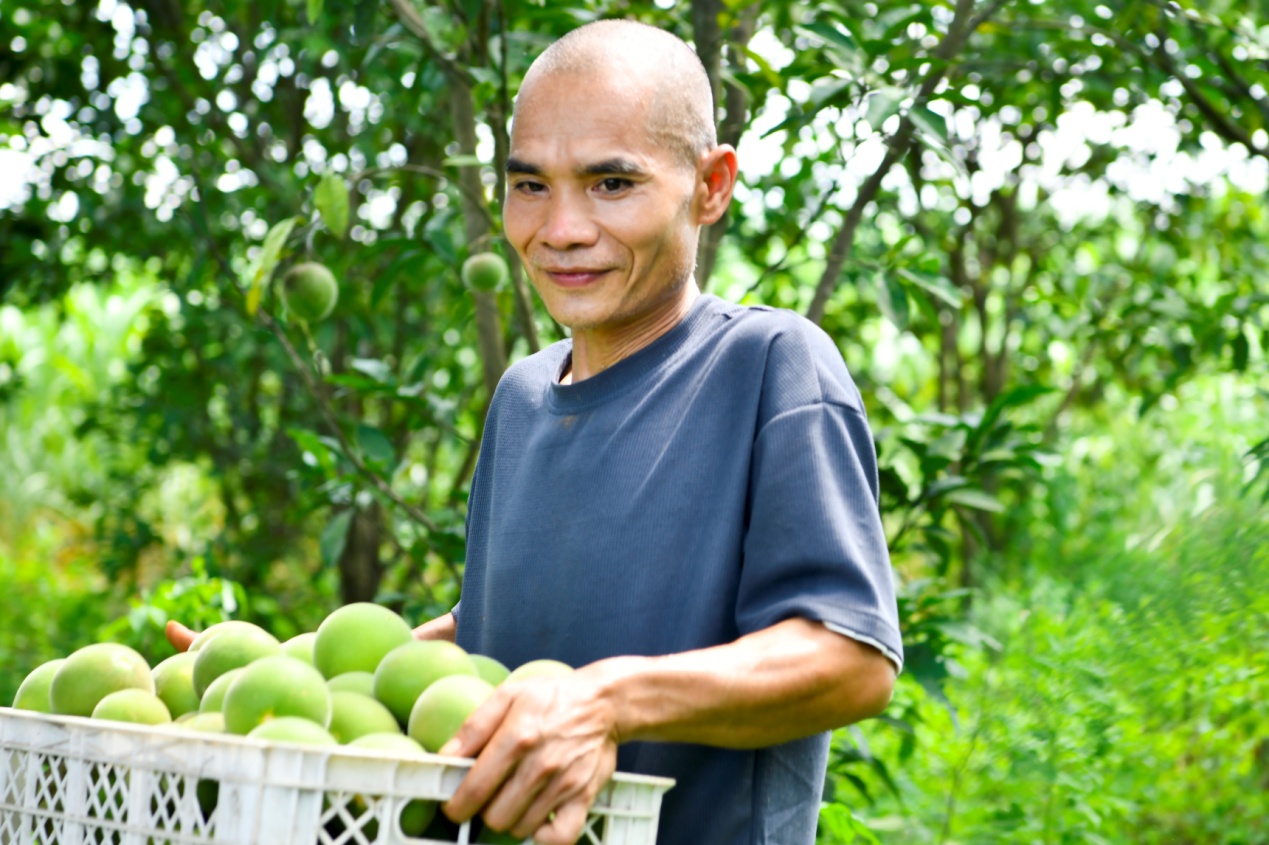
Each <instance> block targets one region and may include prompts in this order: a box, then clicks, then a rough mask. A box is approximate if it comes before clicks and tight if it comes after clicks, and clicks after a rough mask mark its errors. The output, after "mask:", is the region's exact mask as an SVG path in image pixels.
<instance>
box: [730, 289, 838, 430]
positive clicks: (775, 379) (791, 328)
mask: <svg viewBox="0 0 1269 845" xmlns="http://www.w3.org/2000/svg"><path fill="white" fill-rule="evenodd" d="M711 305H712V307H713V308H714V309H715V312H716V313H717V314H718V316H719V317H720V318H722V319H723V320H724V321H725V323H724V325H723V327H722V330H721V331H720V332H718V333H717V335H716V338H717V342H719V343H724V344H727V345H728V346H730V347H733V348H735V349H737V350H743V351H744V352H746V353H748V356H752V355H754V354H757V355H759V356H760V358H761V363H762V367H761V374H762V378H763V381H764V382H765V383H767V384H768V385H769V389H771V390H773V391H775V392H778V393H781V394H784V395H783V396H782V401H781V403H780V404H786V405H787V404H792V405H793V406H796V405H802V404H810V403H813V402H831V403H834V404H840V405H848V406H851V407H855V408H862V404H861V402H860V399H859V391H858V389H857V388H856V387H855V383H854V380H853V379H852V378H851V376H850V373H849V372H848V371H847V369H846V362H845V360H844V359H843V358H842V353H841V350H840V349H838V347H837V344H836V343H835V342H834V341H833V339H832V338H831V337H829V335H828V333H827V332H825V331H824V330H823V329H822V328H820V327H819V326H818V325H816V324H815V323H813V322H811V321H810V320H808V319H807V318H806V317H803V316H802V315H801V314H798V313H797V312H794V311H790V310H788V309H784V308H773V307H771V306H767V305H737V304H735V303H731V302H726V301H723V300H717V303H716V304H714V303H711ZM748 356H747V357H748ZM754 374H755V375H756V374H757V372H756V371H754Z"/></svg>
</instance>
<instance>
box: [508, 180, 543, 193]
mask: <svg viewBox="0 0 1269 845" xmlns="http://www.w3.org/2000/svg"><path fill="white" fill-rule="evenodd" d="M513 188H514V189H515V190H517V191H521V192H522V193H526V194H536V193H538V192H539V191H542V190H543V188H544V186H543V185H542V183H541V182H529V181H523V182H516V183H515V185H514V186H513Z"/></svg>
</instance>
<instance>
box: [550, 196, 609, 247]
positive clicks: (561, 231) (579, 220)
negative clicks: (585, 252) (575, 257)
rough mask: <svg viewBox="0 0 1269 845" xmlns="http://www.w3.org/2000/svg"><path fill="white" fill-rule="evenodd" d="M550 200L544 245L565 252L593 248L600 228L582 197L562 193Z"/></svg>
mask: <svg viewBox="0 0 1269 845" xmlns="http://www.w3.org/2000/svg"><path fill="white" fill-rule="evenodd" d="M561 193H562V194H563V195H560V194H557V195H556V196H554V197H552V198H551V199H550V202H549V205H548V206H547V212H546V220H545V221H544V222H543V225H542V231H541V239H542V243H543V244H544V245H546V246H548V247H550V248H551V249H557V250H565V249H570V248H573V247H579V246H592V245H593V244H594V243H595V241H596V239H597V238H598V236H599V227H598V226H596V225H595V222H594V220H592V219H591V216H590V214H589V213H588V211H587V209H586V207H585V203H584V201H583V200H582V199H581V198H580V197H574V196H569V193H570V192H561Z"/></svg>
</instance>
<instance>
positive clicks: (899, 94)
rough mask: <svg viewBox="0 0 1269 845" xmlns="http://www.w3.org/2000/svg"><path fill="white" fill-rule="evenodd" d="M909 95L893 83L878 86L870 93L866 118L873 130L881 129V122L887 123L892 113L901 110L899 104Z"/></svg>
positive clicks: (878, 130)
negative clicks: (881, 86) (883, 86)
mask: <svg viewBox="0 0 1269 845" xmlns="http://www.w3.org/2000/svg"><path fill="white" fill-rule="evenodd" d="M907 95H908V94H907V92H906V91H904V90H903V89H902V88H897V87H895V86H892V85H888V86H886V87H885V88H878V89H877V90H876V91H873V92H872V93H871V94H869V95H868V111H867V113H866V114H865V115H864V119H865V120H867V121H868V125H869V126H871V127H872V128H873V131H875V132H880V131H881V124H883V123H885V122H886V119H887V118H888V117H890V115H892V114H894V113H896V112H897V111H899V106H900V105H901V104H902V103H903V99H904V98H905V97H906V96H907Z"/></svg>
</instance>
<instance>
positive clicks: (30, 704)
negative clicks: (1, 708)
mask: <svg viewBox="0 0 1269 845" xmlns="http://www.w3.org/2000/svg"><path fill="white" fill-rule="evenodd" d="M65 662H66V660H65V659H64V658H59V659H57V660H50V661H49V662H47V663H42V664H40V665H39V666H37V667H36V668H35V669H33V670H32V671H31V674H29V675H27V676H26V679H25V680H23V681H22V686H20V687H18V694H17V695H15V696H14V697H13V709H15V710H34V711H35V712H37V713H48V712H51V711H50V707H49V703H48V688H49V686H50V685H52V683H53V675H55V674H56V673H57V669H58V667H60V666H61V665H62V664H63V663H65Z"/></svg>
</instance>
